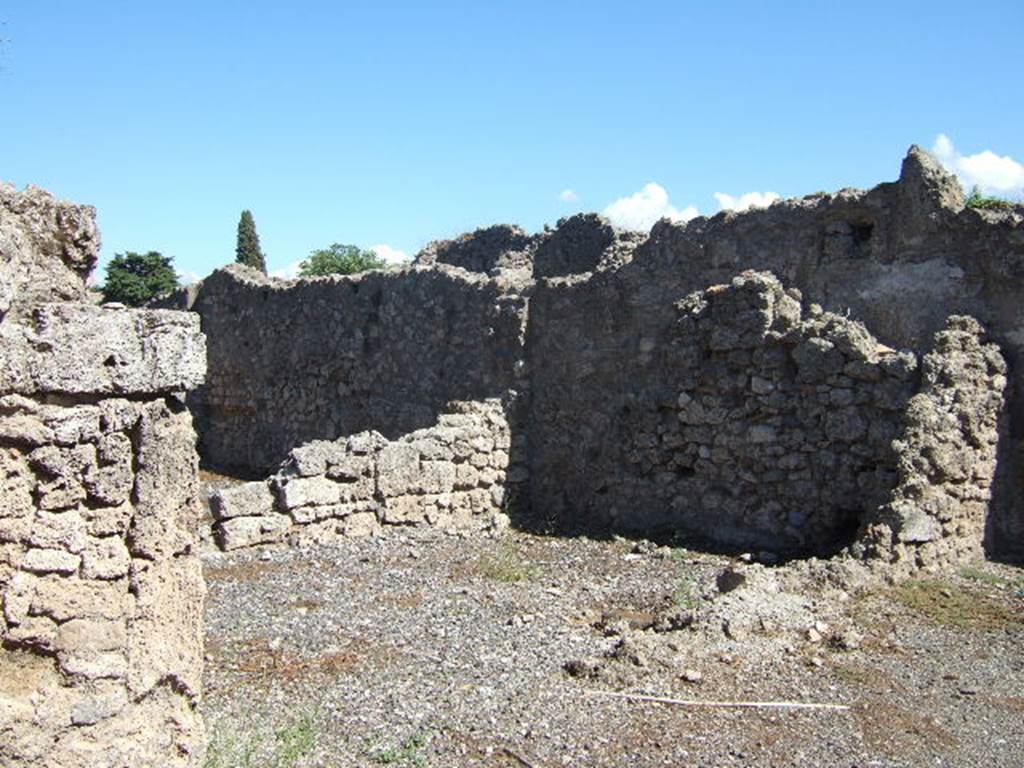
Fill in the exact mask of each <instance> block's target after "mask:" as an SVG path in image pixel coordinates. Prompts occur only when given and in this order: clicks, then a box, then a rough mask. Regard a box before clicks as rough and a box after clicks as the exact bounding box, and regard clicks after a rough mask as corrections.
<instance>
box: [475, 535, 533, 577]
mask: <svg viewBox="0 0 1024 768" xmlns="http://www.w3.org/2000/svg"><path fill="white" fill-rule="evenodd" d="M479 567H480V572H481V573H482V574H483V575H484V576H485V577H487V578H488V579H491V580H492V581H504V582H509V583H512V582H517V581H526V580H528V579H531V578H533V576H534V575H536V572H537V567H536V566H535V565H534V564H533V563H531V562H530V561H529V560H527V559H526V558H525V557H523V555H522V554H521V553H520V551H519V550H518V549H517V548H516V547H515V545H514V544H512V543H509V542H502V543H501V545H500V546H499V547H498V550H497V551H496V552H494V553H492V554H489V555H485V556H483V557H481V558H480V563H479Z"/></svg>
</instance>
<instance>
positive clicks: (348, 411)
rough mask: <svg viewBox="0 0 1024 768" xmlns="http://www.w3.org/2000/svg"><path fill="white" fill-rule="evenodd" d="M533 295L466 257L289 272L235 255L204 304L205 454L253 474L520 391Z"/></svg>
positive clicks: (198, 401) (199, 395)
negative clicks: (277, 275) (327, 273)
mask: <svg viewBox="0 0 1024 768" xmlns="http://www.w3.org/2000/svg"><path fill="white" fill-rule="evenodd" d="M525 307H526V299H525V298H524V297H523V296H521V295H520V294H519V292H518V290H517V287H516V284H515V283H512V282H502V281H498V280H493V279H488V278H485V277H483V276H480V275H475V274H470V273H467V272H464V271H462V270H459V269H453V268H450V267H439V268H436V269H406V270H400V271H395V272H371V273H366V274H364V275H362V276H359V277H355V278H322V279H317V280H300V281H297V282H289V283H286V282H282V281H277V280H272V279H268V278H266V277H264V276H262V275H259V274H257V273H253V272H252V271H251V270H246V269H244V268H240V267H228V268H227V269H224V270H220V271H218V272H216V273H214V274H213V275H212V276H211V277H209V278H207V279H206V280H205V281H204V283H203V286H202V288H201V289H200V291H199V294H198V297H197V299H196V301H195V303H194V305H193V309H194V310H195V311H197V312H198V313H199V314H200V315H201V316H202V325H203V331H204V332H205V334H206V336H207V339H208V349H209V359H210V366H209V375H208V377H207V384H206V385H205V386H204V387H202V388H200V389H199V390H198V391H197V392H196V393H195V395H194V396H193V397H192V398H191V400H190V407H192V409H193V412H194V413H195V416H196V427H197V429H198V431H199V434H200V439H201V446H202V451H203V457H204V460H205V461H207V462H209V463H210V464H211V465H213V466H216V467H219V468H224V469H235V470H242V471H243V472H245V473H247V474H251V475H255V476H263V475H266V474H268V473H270V472H271V471H273V470H274V469H275V468H276V467H277V465H278V464H279V463H280V462H281V461H282V460H283V459H284V458H285V457H286V456H287V455H288V452H289V451H290V450H291V449H292V448H294V447H296V446H298V445H302V444H303V443H307V442H310V441H312V440H318V439H334V438H336V437H338V436H340V435H349V434H353V433H356V432H361V431H363V430H367V429H375V430H377V431H379V432H381V433H383V434H384V435H386V436H389V437H394V436H397V435H401V434H404V433H406V432H411V431H413V430H415V429H418V428H421V427H427V426H430V425H432V424H433V423H434V422H435V421H436V420H437V416H438V414H440V413H441V412H442V410H443V408H444V406H445V404H446V403H448V402H449V401H453V400H482V399H486V398H489V397H501V396H503V395H504V394H505V393H506V392H508V391H509V390H517V391H518V390H521V388H522V386H523V382H522V381H521V377H520V371H519V369H518V367H517V361H518V360H520V359H521V357H522V341H523V335H524V324H525Z"/></svg>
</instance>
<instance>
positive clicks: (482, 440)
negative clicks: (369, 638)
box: [211, 400, 525, 549]
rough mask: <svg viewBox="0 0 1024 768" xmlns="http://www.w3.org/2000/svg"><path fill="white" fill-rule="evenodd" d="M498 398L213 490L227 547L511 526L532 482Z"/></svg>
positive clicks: (296, 455)
mask: <svg viewBox="0 0 1024 768" xmlns="http://www.w3.org/2000/svg"><path fill="white" fill-rule="evenodd" d="M511 447H512V436H511V434H510V432H509V427H508V422H507V420H506V418H505V413H504V407H503V406H502V404H501V403H500V402H499V401H496V400H491V401H483V402H480V403H472V402H467V403H452V404H450V405H449V409H448V412H446V413H444V414H442V415H441V417H440V418H439V420H438V423H437V424H436V425H435V426H433V427H430V428H428V429H420V430H416V431H415V432H411V433H410V434H407V435H403V436H402V437H400V438H398V439H396V440H390V441H389V440H388V439H387V438H385V437H384V436H383V435H381V434H380V433H379V432H374V431H368V432H360V433H358V434H355V435H351V436H348V437H343V438H340V439H338V440H334V441H326V440H317V441H314V442H311V443H308V444H306V445H303V446H301V447H299V448H296V449H295V450H293V451H292V452H291V455H290V456H289V457H288V459H287V460H286V461H285V462H284V464H283V466H282V467H281V469H280V470H279V471H278V472H277V473H276V474H275V475H273V476H272V477H271V478H269V479H268V480H266V481H259V482H251V483H245V484H243V485H239V486H235V487H232V488H226V489H222V490H220V491H218V492H217V493H215V494H214V495H213V497H212V499H211V507H212V511H213V515H214V519H215V520H216V525H215V528H214V530H215V534H216V539H217V542H218V544H219V545H220V546H221V548H222V549H237V548H239V547H245V546H252V545H254V544H267V543H273V542H279V541H285V540H287V541H289V542H292V543H301V542H309V541H318V542H322V541H327V540H331V539H335V538H338V537H345V536H369V535H374V534H376V533H377V532H379V531H380V529H381V527H382V526H385V525H389V526H391V525H397V526H405V525H431V526H436V527H439V528H442V529H445V530H451V531H457V530H480V529H483V528H496V527H497V528H500V527H502V526H504V525H507V522H508V518H507V516H506V515H505V514H504V512H503V508H504V503H505V500H506V496H507V495H511V494H515V493H516V492H517V491H516V487H517V485H518V484H519V483H521V482H522V480H524V479H525V474H524V472H523V468H522V467H517V466H515V465H512V464H511V461H510V451H511Z"/></svg>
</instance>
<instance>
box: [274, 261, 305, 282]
mask: <svg viewBox="0 0 1024 768" xmlns="http://www.w3.org/2000/svg"><path fill="white" fill-rule="evenodd" d="M301 263H302V262H301V261H293V262H292V263H291V264H289V265H287V266H285V267H281V269H273V270H271V271H270V276H271V277H279V278H281V279H282V280H294V279H295V278H297V277H298V276H299V264H301Z"/></svg>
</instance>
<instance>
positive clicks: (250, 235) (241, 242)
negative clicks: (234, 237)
mask: <svg viewBox="0 0 1024 768" xmlns="http://www.w3.org/2000/svg"><path fill="white" fill-rule="evenodd" d="M235 261H237V262H238V263H239V264H245V265H246V266H247V267H252V268H253V269H258V270H259V271H260V272H262V273H263V274H267V262H266V260H265V259H264V258H263V251H261V250H260V236H259V235H257V234H256V222H255V220H254V219H253V217H252V212H251V211H247V210H246V211H242V217H241V218H240V219H239V220H238V245H236V246H235Z"/></svg>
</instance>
